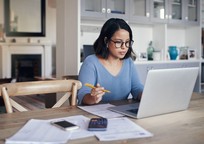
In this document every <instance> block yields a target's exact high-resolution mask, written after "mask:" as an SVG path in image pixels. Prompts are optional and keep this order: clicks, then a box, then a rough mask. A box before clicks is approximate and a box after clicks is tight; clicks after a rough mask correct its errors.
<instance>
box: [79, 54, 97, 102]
mask: <svg viewBox="0 0 204 144" xmlns="http://www.w3.org/2000/svg"><path fill="white" fill-rule="evenodd" d="M92 61H93V59H91V58H89V57H87V58H86V59H85V61H84V62H83V64H82V66H81V69H80V71H79V81H81V83H82V88H81V89H79V91H78V94H77V96H78V104H79V105H80V104H81V103H82V100H83V98H84V96H85V95H86V94H88V93H90V91H91V89H90V88H89V87H86V86H84V84H85V83H90V84H93V85H95V84H96V70H95V66H94V64H93V62H92Z"/></svg>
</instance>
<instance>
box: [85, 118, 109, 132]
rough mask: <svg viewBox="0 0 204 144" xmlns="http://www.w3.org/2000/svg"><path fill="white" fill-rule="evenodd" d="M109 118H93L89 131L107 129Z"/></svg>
mask: <svg viewBox="0 0 204 144" xmlns="http://www.w3.org/2000/svg"><path fill="white" fill-rule="evenodd" d="M107 126H108V120H107V119H106V118H91V119H90V122H89V126H88V130H89V131H106V129H107Z"/></svg>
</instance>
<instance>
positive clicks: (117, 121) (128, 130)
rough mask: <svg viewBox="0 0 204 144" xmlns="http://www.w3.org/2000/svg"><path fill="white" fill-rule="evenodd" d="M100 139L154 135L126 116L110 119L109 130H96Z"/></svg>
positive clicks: (108, 139) (111, 139) (121, 138)
mask: <svg viewBox="0 0 204 144" xmlns="http://www.w3.org/2000/svg"><path fill="white" fill-rule="evenodd" d="M94 133H95V135H96V137H97V138H98V139H99V140H100V141H113V140H123V139H132V138H143V137H151V136H153V135H152V134H151V133H150V132H148V131H146V130H145V129H143V128H142V127H140V126H139V125H137V124H135V123H134V122H132V121H131V120H129V119H128V118H126V117H122V118H114V119H108V127H107V131H100V132H94Z"/></svg>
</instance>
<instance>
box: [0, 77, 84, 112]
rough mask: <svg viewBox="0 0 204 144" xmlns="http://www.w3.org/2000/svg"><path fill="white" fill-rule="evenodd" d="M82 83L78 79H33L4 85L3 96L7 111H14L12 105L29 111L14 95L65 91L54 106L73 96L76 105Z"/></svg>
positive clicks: (73, 103)
mask: <svg viewBox="0 0 204 144" xmlns="http://www.w3.org/2000/svg"><path fill="white" fill-rule="evenodd" d="M81 86H82V84H81V82H80V81H78V80H50V81H33V82H17V83H8V84H3V85H2V90H1V91H2V96H3V99H4V103H5V106H6V111H7V113H13V109H12V107H14V108H15V109H17V110H18V111H20V112H22V111H28V110H27V109H26V108H24V107H23V106H21V105H20V104H18V103H17V102H15V101H14V100H12V98H11V97H12V96H27V95H34V94H49V93H61V92H63V93H65V95H63V96H62V97H61V98H60V99H59V100H58V101H57V102H56V104H55V105H54V106H53V107H52V108H55V107H60V106H61V105H62V104H63V103H64V102H65V101H67V100H68V98H69V97H72V101H71V102H70V105H71V106H74V105H76V100H77V90H79V89H80V88H81Z"/></svg>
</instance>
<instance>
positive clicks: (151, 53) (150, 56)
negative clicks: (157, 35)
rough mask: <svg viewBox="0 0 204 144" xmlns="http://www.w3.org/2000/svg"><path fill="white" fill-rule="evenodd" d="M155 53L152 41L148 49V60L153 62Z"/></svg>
mask: <svg viewBox="0 0 204 144" xmlns="http://www.w3.org/2000/svg"><path fill="white" fill-rule="evenodd" d="M153 52H154V47H153V46H152V41H150V43H149V46H148V48H147V59H148V60H153Z"/></svg>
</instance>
